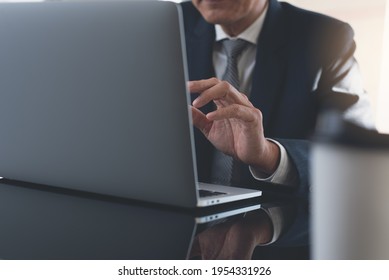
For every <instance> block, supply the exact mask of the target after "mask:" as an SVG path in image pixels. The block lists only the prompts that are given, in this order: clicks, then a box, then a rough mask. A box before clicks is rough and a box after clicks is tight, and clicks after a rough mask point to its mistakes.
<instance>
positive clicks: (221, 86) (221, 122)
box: [188, 78, 280, 174]
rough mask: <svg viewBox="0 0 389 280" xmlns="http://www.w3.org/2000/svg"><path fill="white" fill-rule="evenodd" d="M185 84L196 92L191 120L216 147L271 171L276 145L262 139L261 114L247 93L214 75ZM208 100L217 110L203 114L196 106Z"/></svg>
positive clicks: (276, 154)
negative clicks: (213, 76)
mask: <svg viewBox="0 0 389 280" xmlns="http://www.w3.org/2000/svg"><path fill="white" fill-rule="evenodd" d="M188 86H189V91H190V92H191V93H198V94H200V95H199V96H198V97H197V98H196V99H195V100H194V101H193V104H192V115H193V123H194V125H195V126H196V127H197V128H198V129H200V130H201V131H202V132H203V133H204V135H205V136H206V137H207V138H208V140H209V141H210V142H211V143H212V144H213V145H214V146H215V147H216V149H218V150H220V151H221V152H223V153H225V154H228V155H230V156H233V157H234V158H237V159H238V160H240V161H242V162H244V163H245V164H248V165H250V166H252V167H253V168H254V169H257V170H261V171H262V172H265V173H267V174H272V173H274V171H275V170H276V168H277V166H278V162H279V158H280V151H279V148H278V147H277V145H275V144H274V143H272V142H270V141H268V140H267V139H266V138H265V136H264V132H263V125H262V113H261V111H260V110H259V109H257V108H255V107H254V106H253V104H252V103H251V102H250V101H249V100H248V98H247V96H246V95H244V94H243V93H240V92H239V91H238V90H236V89H235V88H234V87H233V86H231V85H230V84H229V83H227V82H225V81H220V80H218V79H216V78H212V79H208V80H201V81H191V82H189V84H188ZM209 102H214V103H215V104H216V108H217V109H216V110H215V111H213V112H210V113H208V114H207V115H205V114H203V113H202V112H201V111H200V110H199V108H201V107H203V106H204V105H206V104H207V103H209Z"/></svg>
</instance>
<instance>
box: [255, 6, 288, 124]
mask: <svg viewBox="0 0 389 280" xmlns="http://www.w3.org/2000/svg"><path fill="white" fill-rule="evenodd" d="M281 13H282V7H281V5H280V3H278V2H277V1H276V0H269V8H268V11H267V15H266V19H265V22H264V26H263V29H262V32H261V35H260V36H259V38H258V48H257V55H256V64H255V69H254V73H253V84H252V89H251V95H250V96H251V101H252V103H253V104H254V106H255V107H257V108H259V109H260V110H261V112H262V114H263V125H264V129H265V131H266V130H267V129H269V128H270V126H271V120H272V117H273V116H274V114H275V112H276V109H277V103H279V102H278V101H279V99H280V98H281V94H282V91H283V88H284V77H285V74H286V43H287V42H286V40H287V33H286V32H287V31H286V26H284V21H283V20H282V16H281Z"/></svg>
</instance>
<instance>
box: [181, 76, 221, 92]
mask: <svg viewBox="0 0 389 280" xmlns="http://www.w3.org/2000/svg"><path fill="white" fill-rule="evenodd" d="M218 83H220V81H219V80H218V79H216V78H211V79H206V80H199V81H190V82H188V87H189V92H191V93H201V92H203V91H205V90H207V89H209V88H211V87H213V86H215V85H216V84H218Z"/></svg>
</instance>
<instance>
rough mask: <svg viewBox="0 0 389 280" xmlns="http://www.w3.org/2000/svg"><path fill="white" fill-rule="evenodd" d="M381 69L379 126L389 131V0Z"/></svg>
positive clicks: (382, 130)
mask: <svg viewBox="0 0 389 280" xmlns="http://www.w3.org/2000/svg"><path fill="white" fill-rule="evenodd" d="M383 50H384V51H383V58H382V70H381V86H380V92H379V97H378V114H377V128H378V130H379V131H380V132H384V133H389V52H388V50H389V0H387V1H386V18H385V31H384V47H383Z"/></svg>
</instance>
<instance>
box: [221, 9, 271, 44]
mask: <svg viewBox="0 0 389 280" xmlns="http://www.w3.org/2000/svg"><path fill="white" fill-rule="evenodd" d="M268 6H269V5H268V4H267V5H266V7H265V9H264V11H263V12H262V13H261V15H260V16H259V17H258V18H257V19H256V20H255V21H254V22H253V23H252V24H251V25H250V26H249V27H248V28H247V29H246V30H245V31H243V32H242V33H240V34H239V35H238V36H236V37H234V38H232V37H230V36H229V35H228V34H227V33H225V32H224V30H223V28H222V27H221V26H220V25H219V24H216V25H215V32H216V42H218V41H221V40H224V39H243V40H246V41H248V42H250V43H252V44H254V45H256V44H257V42H258V37H259V34H260V33H261V31H262V27H263V23H264V21H265V17H266V13H267V9H268Z"/></svg>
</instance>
